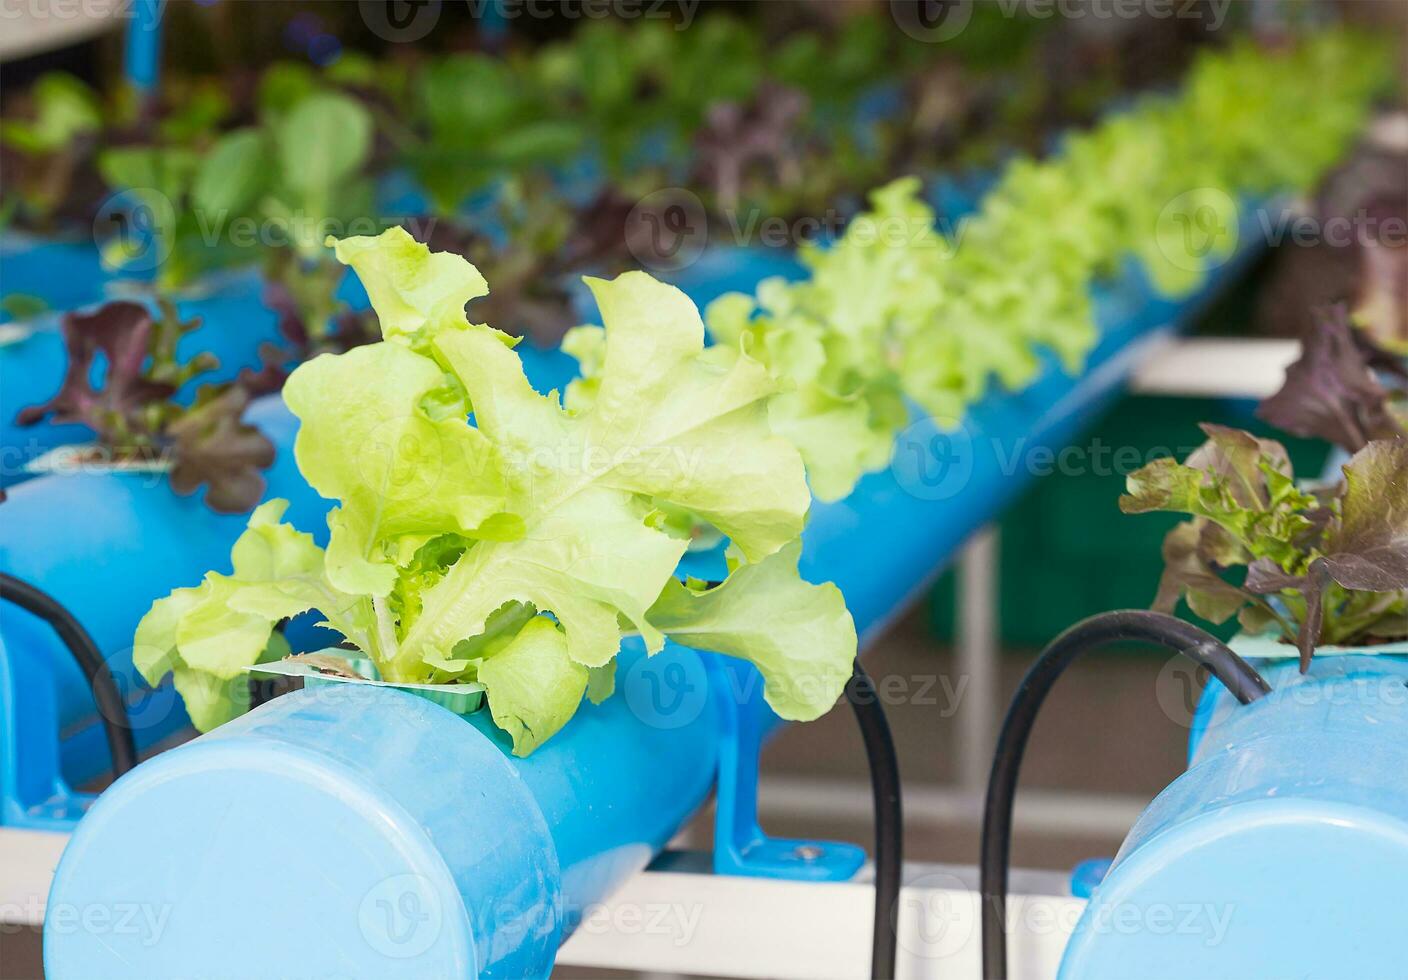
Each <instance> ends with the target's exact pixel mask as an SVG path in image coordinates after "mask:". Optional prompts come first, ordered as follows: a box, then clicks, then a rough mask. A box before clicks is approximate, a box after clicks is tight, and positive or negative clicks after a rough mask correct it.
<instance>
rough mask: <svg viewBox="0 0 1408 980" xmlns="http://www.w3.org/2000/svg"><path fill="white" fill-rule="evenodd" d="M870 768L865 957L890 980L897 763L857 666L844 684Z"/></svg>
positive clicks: (896, 887) (882, 979) (894, 943)
mask: <svg viewBox="0 0 1408 980" xmlns="http://www.w3.org/2000/svg"><path fill="white" fill-rule="evenodd" d="M846 700H847V701H849V702H850V704H851V708H852V709H853V710H854V711H855V715H856V723H857V724H858V725H859V726H860V734H861V739H862V740H863V741H864V743H865V757H866V761H867V762H868V763H869V765H870V788H871V792H872V794H873V795H874V800H875V925H874V933H873V935H872V940H871V941H872V945H871V954H870V975H871V977H872V978H873V980H894V976H895V966H896V963H895V960H896V955H897V948H898V940H899V935H898V931H897V930H898V916H899V897H900V877H901V874H902V872H903V869H904V814H903V808H902V807H901V804H900V772H899V758H898V756H897V755H896V753H895V743H894V740H893V739H892V738H891V737H890V725H889V723H888V722H887V721H886V719H885V708H884V706H883V705H882V704H881V703H880V698H879V696H878V695H877V694H876V691H875V685H874V684H873V683H872V682H871V680H870V676H869V675H868V674H866V672H865V669H864V668H862V667H861V665H860V660H856V661H855V664H854V666H853V667H852V668H851V679H850V680H849V681H848V682H847V683H846Z"/></svg>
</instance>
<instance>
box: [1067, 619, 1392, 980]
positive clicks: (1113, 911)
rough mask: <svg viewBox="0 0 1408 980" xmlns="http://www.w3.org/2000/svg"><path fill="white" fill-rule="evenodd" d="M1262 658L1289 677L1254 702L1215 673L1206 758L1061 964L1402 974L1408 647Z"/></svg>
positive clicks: (1169, 794) (1102, 968)
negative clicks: (1236, 696) (1305, 666)
mask: <svg viewBox="0 0 1408 980" xmlns="http://www.w3.org/2000/svg"><path fill="white" fill-rule="evenodd" d="M1236 645H1237V644H1236V641H1234V642H1233V646H1234V648H1235V647H1236ZM1258 667H1259V668H1260V669H1261V670H1262V672H1263V674H1264V675H1265V676H1266V679H1267V680H1268V681H1269V682H1270V683H1271V685H1272V687H1273V689H1274V690H1273V693H1272V694H1270V695H1268V696H1267V697H1266V698H1263V699H1261V700H1259V701H1257V702H1254V703H1253V704H1251V705H1247V706H1240V705H1237V704H1236V703H1235V702H1234V701H1233V699H1232V698H1231V697H1230V695H1228V694H1227V692H1226V691H1225V690H1224V689H1223V688H1222V687H1221V685H1217V684H1214V685H1212V686H1211V687H1210V688H1209V691H1208V694H1207V696H1206V698H1205V704H1206V707H1205V708H1204V709H1203V710H1202V712H1201V713H1202V714H1203V717H1204V719H1205V724H1204V726H1203V728H1202V730H1201V732H1200V733H1199V734H1198V735H1197V736H1195V742H1196V746H1195V751H1194V754H1193V758H1192V764H1191V765H1190V767H1189V769H1188V771H1187V772H1186V773H1185V774H1184V775H1182V776H1180V777H1179V778H1178V779H1177V780H1175V781H1174V782H1173V783H1172V784H1171V785H1169V787H1168V788H1167V789H1165V790H1164V792H1163V793H1161V794H1160V795H1159V797H1158V798H1157V799H1156V800H1154V802H1153V803H1152V804H1150V806H1149V808H1148V809H1147V810H1146V811H1145V812H1144V814H1143V815H1142V816H1141V817H1140V818H1139V820H1138V821H1137V822H1136V823H1135V825H1134V828H1133V829H1132V830H1131V831H1130V834H1129V836H1128V838H1127V839H1126V840H1125V843H1124V846H1123V847H1122V848H1121V849H1120V853H1119V855H1118V856H1117V857H1116V859H1115V863H1114V866H1113V867H1112V869H1111V870H1110V872H1109V873H1108V875H1107V876H1106V877H1105V880H1104V881H1103V883H1101V884H1100V886H1099V887H1098V888H1097V889H1096V890H1095V893H1094V896H1093V898H1092V900H1091V903H1090V905H1089V906H1088V907H1087V909H1086V912H1085V914H1084V916H1083V917H1082V919H1081V921H1080V924H1079V925H1078V927H1077V929H1076V932H1075V935H1074V936H1073V937H1072V939H1071V942H1070V945H1069V947H1068V949H1067V951H1066V956H1065V959H1064V961H1063V964H1062V968H1061V974H1060V975H1061V977H1063V978H1069V980H1115V978H1119V980H1125V978H1127V977H1131V976H1138V977H1140V978H1141V980H1145V978H1147V980H1160V978H1165V977H1166V978H1170V980H1172V978H1175V977H1176V978H1180V980H1183V978H1187V977H1194V976H1195V977H1200V978H1211V980H1218V978H1227V980H1231V978H1238V980H1241V978H1246V977H1282V976H1285V977H1291V976H1294V977H1314V978H1317V980H1318V978H1327V980H1330V978H1346V980H1348V978H1361V977H1390V976H1400V975H1401V974H1402V948H1401V946H1402V943H1401V938H1402V924H1403V923H1402V906H1401V898H1402V891H1403V882H1404V881H1405V880H1408V660H1405V659H1404V658H1400V657H1394V656H1336V657H1324V658H1318V659H1316V660H1315V661H1314V662H1313V663H1312V665H1311V670H1310V673H1309V675H1308V676H1305V677H1302V676H1301V675H1300V673H1299V669H1298V666H1297V664H1296V663H1295V661H1291V660H1282V661H1275V662H1271V661H1262V662H1260V663H1259V664H1258Z"/></svg>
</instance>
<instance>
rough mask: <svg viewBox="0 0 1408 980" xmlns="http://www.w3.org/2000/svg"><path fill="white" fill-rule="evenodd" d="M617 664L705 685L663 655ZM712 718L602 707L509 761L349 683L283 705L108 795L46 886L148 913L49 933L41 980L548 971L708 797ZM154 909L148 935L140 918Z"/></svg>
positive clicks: (144, 769)
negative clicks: (674, 720) (596, 909)
mask: <svg viewBox="0 0 1408 980" xmlns="http://www.w3.org/2000/svg"><path fill="white" fill-rule="evenodd" d="M623 657H624V662H623V665H622V669H623V670H625V671H627V672H636V673H639V670H644V671H647V672H654V673H656V674H659V675H662V676H663V674H664V673H666V672H668V671H670V670H671V669H675V668H678V669H683V670H685V671H687V672H690V673H691V674H692V675H693V676H694V677H696V678H697V679H698V680H700V681H701V682H702V679H703V667H702V665H701V662H700V657H699V655H698V654H695V653H693V652H692V651H689V650H684V649H682V648H679V647H674V646H671V647H670V648H668V649H667V650H666V651H665V652H663V653H661V654H660V655H657V656H656V657H652V658H650V660H649V662H648V663H642V664H638V663H637V662H638V661H641V660H643V659H644V658H643V657H641V656H640V651H639V650H637V651H633V652H627V653H625V654H623ZM638 668H639V669H638ZM719 717H720V716H719V715H718V713H717V712H715V711H704V712H700V713H697V714H696V715H695V716H694V717H693V718H691V719H689V720H688V721H686V722H684V723H683V724H680V725H670V726H663V725H660V724H656V723H654V719H653V717H652V716H651V715H650V714H649V713H646V712H637V711H635V710H633V702H632V701H631V699H629V698H627V697H616V698H613V699H611V700H609V701H607V702H606V703H605V704H603V705H601V706H598V707H594V706H591V705H585V706H583V708H582V710H581V712H580V714H579V715H578V717H577V718H576V719H575V720H574V721H573V723H572V724H571V725H570V726H569V727H568V729H566V730H564V731H563V732H561V733H560V734H559V735H557V736H556V737H555V738H553V739H552V740H551V741H549V742H548V743H547V744H546V745H545V746H543V747H542V748H541V749H539V750H538V752H537V753H535V754H534V755H533V756H532V757H531V758H530V759H528V760H518V759H512V758H510V757H508V756H507V755H506V753H505V749H504V746H503V744H502V737H501V736H500V735H499V733H498V732H497V731H496V730H494V729H493V728H492V726H491V725H490V724H489V723H488V721H487V719H486V717H485V715H484V713H480V714H479V715H476V716H474V717H472V718H471V719H470V721H469V723H466V721H465V720H464V719H462V718H460V717H458V716H455V715H452V714H450V713H449V712H447V711H445V710H444V709H442V708H439V707H437V706H434V705H432V704H430V703H429V702H427V701H424V700H421V699H419V698H415V697H412V696H410V695H407V694H404V693H402V692H399V691H393V690H389V689H385V688H361V687H351V686H347V685H340V686H331V687H324V688H319V689H310V690H304V691H302V692H299V693H297V694H294V695H289V696H286V697H283V698H280V699H278V700H276V701H274V702H271V703H270V704H268V705H266V706H264V707H263V708H261V709H259V710H258V711H255V712H253V713H251V714H249V715H246V716H245V717H243V718H241V719H239V720H237V721H235V722H233V723H231V724H229V725H227V726H224V727H223V728H220V729H218V730H217V731H215V732H212V733H211V734H209V735H206V736H204V737H202V738H201V739H199V740H197V741H196V742H194V743H191V744H190V745H188V746H185V747H182V748H180V749H176V750H172V751H170V752H167V753H165V754H164V755H162V756H159V757H158V758H157V759H155V760H153V761H152V762H149V763H147V764H145V765H143V766H141V767H140V768H138V769H136V770H134V771H133V772H132V773H130V774H129V775H128V776H126V777H124V778H123V779H122V780H120V781H119V782H118V783H117V784H116V785H114V786H113V787H112V788H111V789H109V790H108V791H107V793H105V794H104V795H103V797H102V799H101V800H100V801H99V803H98V804H97V806H95V807H94V809H93V810H92V812H91V813H90V814H89V816H88V818H87V819H86V820H85V821H84V822H83V824H82V827H81V830H80V832H79V833H78V834H77V835H76V836H75V837H74V840H73V843H72V844H71V845H70V846H69V848H68V849H67V850H66V851H65V854H64V858H63V861H62V862H61V863H60V865H59V868H58V871H57V874H56V878H55V883H54V889H53V894H54V895H55V896H56V899H57V901H58V903H60V905H61V906H62V907H67V906H69V905H73V906H74V907H76V908H98V907H106V908H112V907H116V908H125V907H126V906H127V905H130V904H134V903H135V902H137V901H139V902H140V903H141V905H142V906H143V907H145V908H150V909H152V910H153V912H152V913H151V915H150V916H149V917H148V918H147V919H143V918H141V917H138V918H137V919H136V920H135V921H137V922H138V923H139V925H138V927H137V928H134V929H131V930H129V931H127V932H123V933H116V932H110V933H103V934H98V933H96V932H82V931H79V932H76V933H72V934H64V935H63V936H62V938H61V940H60V941H56V942H52V943H50V944H49V946H48V949H47V950H46V952H45V970H46V975H47V976H49V977H51V978H55V980H63V978H89V977H96V976H102V977H105V978H112V980H120V978H131V980H163V978H176V977H186V976H190V975H191V974H192V971H193V970H196V971H198V972H200V973H201V975H203V976H212V977H231V978H234V977H240V978H243V977H254V976H270V977H273V976H281V977H314V976H327V975H330V974H329V971H330V970H331V971H332V972H333V973H340V974H344V975H349V976H367V977H372V976H374V977H377V978H394V977H406V978H412V977H414V978H430V977H434V978H437V980H438V978H445V980H449V978H453V977H493V978H503V980H519V978H526V977H545V976H547V974H548V971H549V969H550V968H551V964H552V960H553V957H554V955H555V953H556V951H557V947H558V945H559V944H560V942H561V941H562V939H563V938H565V936H566V934H567V933H568V932H569V931H570V929H571V928H572V927H573V926H574V925H575V924H576V922H577V920H578V919H580V917H581V916H582V915H583V914H584V913H585V912H586V911H588V910H589V909H590V907H591V906H592V905H594V904H595V903H598V902H601V901H603V900H604V899H605V898H607V897H608V896H609V894H610V891H611V890H612V889H613V888H615V887H616V885H618V884H619V883H620V882H621V881H622V880H623V879H624V878H625V877H626V876H628V875H630V874H632V873H634V872H636V871H638V870H640V869H641V868H642V867H644V866H645V864H646V862H647V861H649V859H650V858H651V856H652V855H654V854H655V853H656V852H657V851H658V850H659V849H660V848H661V847H663V846H664V844H665V843H666V842H667V841H668V840H669V838H670V837H671V836H672V835H673V834H674V833H675V831H676V829H677V828H678V826H679V825H680V824H681V823H682V822H683V821H684V820H685V819H686V818H687V817H688V816H689V814H690V813H692V812H693V811H694V810H695V809H696V808H697V807H698V806H699V805H700V804H701V803H702V802H703V800H704V797H705V795H706V794H707V792H708V789H709V785H710V782H711V779H712V773H713V766H714V753H715V751H716V747H717V742H718V725H719ZM177 814H179V815H180V817H179V818H178V819H176V820H173V817H175V816H176V815H177ZM173 835H174V836H173ZM115 841H121V842H122V844H121V845H120V846H114V842H115ZM195 855H199V858H198V859H197V860H195V862H194V863H193V861H192V859H193V856H195ZM137 896H140V898H139V899H138V898H136V897H137ZM51 907H53V906H52V905H51ZM234 909H238V910H239V911H238V912H237V913H234V914H232V910H234ZM161 910H167V911H168V912H169V916H168V917H167V918H166V919H165V920H160V922H161V924H160V927H159V930H160V931H159V932H158V926H156V925H152V926H145V925H142V924H141V923H145V922H147V921H158V917H159V916H160V914H161Z"/></svg>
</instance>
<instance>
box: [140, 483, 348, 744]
mask: <svg viewBox="0 0 1408 980" xmlns="http://www.w3.org/2000/svg"><path fill="white" fill-rule="evenodd" d="M287 507H288V502H287V501H285V500H270V501H268V502H266V503H263V504H261V505H260V506H259V507H257V508H256V509H255V511H254V513H253V514H251V515H250V518H249V526H248V528H247V529H246V530H245V532H244V533H243V534H241V535H240V537H239V539H238V540H237V541H236V542H235V546H234V549H233V551H232V553H231V558H232V562H233V566H234V568H233V571H232V574H230V575H222V574H220V573H219V572H209V573H208V574H207V575H206V576H205V581H203V582H202V583H201V584H200V585H199V586H196V587H195V588H186V589H177V590H175V591H174V592H172V593H171V594H170V595H169V596H167V597H165V598H163V599H158V600H157V601H156V602H155V603H153V605H152V608H151V610H150V611H149V612H148V613H147V614H146V615H145V616H143V617H142V620H141V622H140V623H138V625H137V633H136V638H135V639H134V641H133V651H132V662H133V664H134V665H135V666H136V668H137V670H138V672H139V673H141V675H142V677H143V678H144V679H145V680H146V681H147V683H149V684H151V685H153V686H155V685H156V684H159V683H160V682H161V680H162V679H163V678H164V677H165V676H166V675H167V674H168V673H169V674H172V675H173V678H174V681H175V684H176V689H177V690H178V691H179V692H180V694H181V696H182V698H183V699H184V700H185V702H186V710H187V711H188V712H189V713H190V716H191V721H192V723H193V724H194V725H195V726H196V728H198V729H199V730H201V731H209V730H210V729H211V728H214V727H215V726H217V725H219V724H222V723H223V722H225V721H228V720H229V719H231V718H233V717H235V716H236V715H238V714H240V713H242V712H243V711H244V710H246V709H247V708H248V706H249V690H248V684H247V677H246V673H245V672H246V670H247V669H248V668H249V667H250V666H252V665H254V664H256V663H260V662H262V661H264V660H266V659H277V658H278V657H279V656H282V655H283V652H285V651H284V646H283V643H282V638H281V637H279V638H277V639H276V638H275V636H276V634H274V627H275V626H276V625H277V624H278V623H279V622H280V621H281V620H283V619H286V618H288V617H291V616H297V615H299V614H300V613H303V612H306V611H308V610H309V609H318V610H319V611H321V612H322V613H323V615H324V616H326V617H327V618H328V620H329V624H330V625H332V626H333V627H335V628H336V629H337V630H339V631H340V632H341V633H342V634H343V635H344V636H346V637H347V638H348V639H350V640H352V641H353V642H355V643H357V644H358V645H359V646H363V649H368V648H372V649H374V647H375V644H374V641H373V639H372V633H371V620H372V617H371V609H370V604H369V602H368V601H367V600H366V599H363V598H360V597H355V596H350V595H347V594H345V593H342V592H339V591H338V590H337V589H336V588H334V587H333V586H332V585H331V583H329V582H328V581H327V579H326V577H325V575H324V574H323V552H322V549H321V548H319V547H318V546H317V545H316V544H315V543H314V542H313V538H312V536H311V535H308V534H303V533H301V532H299V531H296V530H294V529H293V528H292V527H290V526H289V525H287V524H283V523H281V518H282V517H283V513H284V510H285V509H286V508H287Z"/></svg>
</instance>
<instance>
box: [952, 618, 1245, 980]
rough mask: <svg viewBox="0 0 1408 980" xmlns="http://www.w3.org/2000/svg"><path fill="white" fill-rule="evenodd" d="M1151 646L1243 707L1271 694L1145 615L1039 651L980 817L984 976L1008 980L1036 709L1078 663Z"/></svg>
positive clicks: (1204, 643)
mask: <svg viewBox="0 0 1408 980" xmlns="http://www.w3.org/2000/svg"><path fill="white" fill-rule="evenodd" d="M1118 642H1137V643H1151V644H1154V645H1155V646H1162V647H1166V648H1167V649H1169V650H1172V651H1174V652H1175V653H1181V654H1183V655H1184V656H1185V657H1187V658H1189V659H1190V660H1192V661H1193V662H1194V663H1197V664H1200V665H1202V666H1203V667H1206V668H1207V669H1208V670H1209V671H1211V673H1212V675H1213V676H1214V677H1216V678H1217V679H1218V680H1219V681H1221V682H1222V684H1223V685H1224V686H1225V687H1226V688H1227V690H1228V691H1230V692H1231V693H1232V696H1233V697H1235V698H1236V699H1237V700H1238V701H1239V702H1241V703H1242V704H1249V703H1250V702H1252V701H1255V700H1256V699H1257V698H1260V697H1263V696H1265V695H1267V694H1269V693H1271V687H1270V686H1269V685H1268V684H1267V683H1266V681H1265V679H1263V678H1262V676H1261V675H1260V674H1258V673H1257V672H1256V670H1255V669H1253V668H1252V667H1251V665H1250V664H1248V663H1247V662H1246V661H1245V660H1243V659H1242V658H1241V657H1239V656H1237V655H1236V654H1235V653H1233V652H1232V651H1231V650H1230V649H1228V647H1227V646H1226V645H1225V644H1223V643H1222V642H1221V641H1219V640H1218V639H1217V638H1216V637H1214V636H1212V634H1210V633H1208V632H1206V631H1205V630H1201V629H1199V628H1198V627H1196V626H1193V625H1191V624H1189V623H1185V622H1183V621H1182V620H1181V619H1176V618H1174V617H1173V616H1167V615H1164V614H1163V613H1156V612H1148V611H1145V610H1125V611H1121V612H1109V613H1103V614H1102V615H1099V616H1092V617H1090V618H1089V619H1085V620H1081V621H1080V622H1079V623H1076V624H1075V625H1074V626H1072V627H1071V628H1070V629H1068V630H1066V632H1064V633H1062V634H1061V635H1060V636H1058V637H1056V639H1054V640H1052V641H1051V643H1050V645H1049V646H1047V648H1046V649H1045V650H1043V651H1042V652H1041V656H1040V657H1038V658H1037V661H1036V663H1035V664H1034V665H1033V666H1032V669H1031V670H1029V671H1028V672H1027V676H1026V677H1025V678H1023V679H1022V683H1021V685H1020V686H1019V687H1018V688H1017V693H1016V694H1015V695H1014V696H1013V698H1012V706H1011V707H1010V708H1008V709H1007V717H1006V718H1004V719H1003V721H1002V730H1001V731H1000V732H999V734H998V738H997V751H996V753H995V755H994V758H993V763H992V774H991V775H990V776H989V777H988V795H987V804H986V806H985V808H984V811H983V842H982V863H981V869H980V873H981V883H980V888H981V890H982V896H983V976H984V977H985V978H986V980H1007V872H1008V867H1009V861H1010V858H1011V848H1012V804H1013V800H1014V798H1015V796H1016V793H1017V775H1018V770H1019V769H1020V768H1021V765H1022V753H1023V752H1024V751H1025V750H1026V747H1027V738H1028V737H1029V736H1030V735H1031V732H1032V725H1033V724H1034V723H1035V722H1036V715H1037V712H1038V711H1039V710H1040V709H1041V705H1042V702H1043V701H1045V700H1046V695H1047V694H1048V693H1050V691H1051V688H1052V687H1053V686H1054V685H1055V683H1056V679H1057V678H1058V677H1060V676H1061V674H1062V673H1063V672H1064V671H1065V669H1066V668H1067V667H1069V666H1070V665H1071V663H1072V661H1074V660H1075V659H1076V658H1077V657H1079V656H1080V655H1081V654H1082V653H1085V652H1086V651H1087V650H1092V649H1094V648H1096V647H1101V646H1105V645H1107V644H1110V643H1118Z"/></svg>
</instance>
